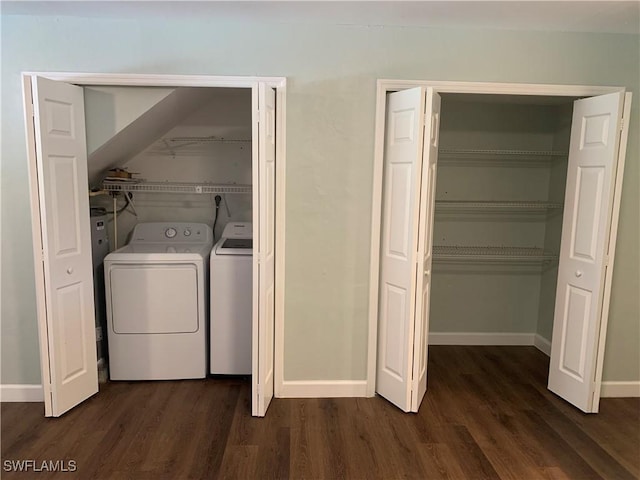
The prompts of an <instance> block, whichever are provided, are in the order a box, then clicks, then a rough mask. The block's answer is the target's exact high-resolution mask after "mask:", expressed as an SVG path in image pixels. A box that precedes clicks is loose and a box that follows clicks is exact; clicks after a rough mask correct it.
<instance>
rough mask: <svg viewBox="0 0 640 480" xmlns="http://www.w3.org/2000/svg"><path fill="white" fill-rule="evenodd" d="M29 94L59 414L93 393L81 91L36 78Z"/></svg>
mask: <svg viewBox="0 0 640 480" xmlns="http://www.w3.org/2000/svg"><path fill="white" fill-rule="evenodd" d="M32 98H33V104H34V130H35V143H36V157H37V160H36V165H37V175H38V191H39V192H38V193H39V202H40V204H39V208H40V212H41V217H40V222H41V231H42V243H43V260H42V262H43V267H44V268H43V271H44V282H45V299H46V300H45V312H46V319H45V321H44V322H40V324H41V325H46V329H47V336H46V337H45V336H41V339H43V340H42V341H44V339H45V338H46V341H47V345H46V346H45V345H41V354H42V355H43V356H45V357H46V358H47V359H48V367H49V376H48V377H49V378H50V382H51V384H50V385H46V386H45V392H49V394H45V411H46V412H47V415H52V416H59V415H61V414H63V413H64V412H66V411H67V410H69V409H70V408H72V407H74V406H75V405H77V404H78V403H80V402H82V401H83V400H85V399H86V398H88V397H90V396H91V395H93V394H94V393H96V392H97V391H98V372H97V363H96V362H97V359H96V349H95V343H96V339H95V330H94V322H95V320H94V315H95V314H94V307H93V270H92V263H91V238H90V226H89V197H88V195H87V157H86V145H85V132H84V95H83V90H82V88H80V87H76V86H72V85H68V84H65V83H61V82H54V81H51V80H48V79H45V78H40V77H34V78H33V82H32ZM36 260H37V261H38V259H36ZM46 364H47V361H46V360H45V361H43V365H46ZM43 378H45V379H46V378H47V375H44V374H43Z"/></svg>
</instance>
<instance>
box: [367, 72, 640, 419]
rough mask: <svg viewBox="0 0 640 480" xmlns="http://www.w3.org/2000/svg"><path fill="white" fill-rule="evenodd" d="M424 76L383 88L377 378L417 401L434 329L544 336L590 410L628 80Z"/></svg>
mask: <svg viewBox="0 0 640 480" xmlns="http://www.w3.org/2000/svg"><path fill="white" fill-rule="evenodd" d="M412 83H413V84H414V85H413V88H411V87H410V86H409V85H411V84H412ZM416 83H418V84H420V83H421V82H409V81H403V82H400V81H398V82H395V81H393V80H389V81H381V82H379V89H378V108H377V110H378V117H377V137H376V152H377V153H376V161H377V167H376V170H377V174H376V176H377V179H378V180H377V181H376V182H378V183H377V185H376V183H375V182H374V200H375V198H376V196H378V195H379V198H380V207H381V208H380V221H379V223H378V219H377V218H376V213H375V212H376V209H375V207H374V219H373V221H374V229H373V230H374V238H373V240H372V265H373V266H374V269H373V272H374V273H373V274H372V286H373V288H372V297H371V300H372V305H375V306H374V307H373V308H372V311H373V312H374V315H372V317H370V318H371V322H373V321H374V320H375V321H376V323H375V324H372V323H370V325H371V326H372V327H373V328H375V332H376V334H377V338H376V356H375V364H373V363H372V362H370V368H371V369H373V368H375V372H376V383H375V388H376V390H375V391H376V392H377V393H379V394H380V395H382V396H383V397H385V398H387V399H388V400H390V401H391V402H392V403H394V404H396V405H397V406H398V407H400V408H401V409H403V410H404V411H414V412H416V411H418V409H419V407H420V403H421V401H422V399H423V397H424V395H425V393H426V391H427V364H428V353H427V352H428V345H429V344H445V345H535V346H536V347H537V348H538V349H540V350H542V351H543V352H545V353H546V354H550V357H551V360H550V368H549V388H550V389H551V390H552V391H553V392H555V393H556V394H558V395H559V396H560V397H562V398H564V399H566V400H567V401H569V402H570V403H572V404H574V405H575V406H577V407H578V408H580V409H582V410H583V411H585V412H597V409H598V401H599V395H600V382H601V374H602V359H603V352H604V340H605V337H606V324H607V316H608V302H609V294H610V285H611V275H612V266H613V257H614V255H615V238H616V230H617V218H618V209H619V201H620V192H621V186H622V176H623V171H624V151H625V145H626V135H627V134H626V132H627V130H626V129H627V128H628V127H627V125H628V120H626V119H628V116H629V111H630V103H631V94H629V93H625V92H624V89H622V88H615V87H564V86H539V85H517V86H516V85H507V84H502V85H501V84H491V85H489V84H477V85H476V84H465V83H447V82H441V83H440V84H438V83H437V82H436V83H435V86H431V85H426V86H415V84H416ZM382 84H384V85H385V87H384V88H381V85H382ZM395 85H398V86H397V87H395ZM487 90H488V91H487ZM492 90H493V91H492ZM538 92H540V93H538ZM545 92H553V94H548V93H547V94H545ZM378 226H379V230H378ZM378 231H379V234H380V235H379V240H378V239H377V238H376V232H378ZM374 302H375V303H374ZM374 338H375V337H374ZM370 345H371V343H370Z"/></svg>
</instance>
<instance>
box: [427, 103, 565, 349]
mask: <svg viewBox="0 0 640 480" xmlns="http://www.w3.org/2000/svg"><path fill="white" fill-rule="evenodd" d="M441 97H442V105H441V113H440V116H441V117H440V118H441V122H440V144H439V149H438V162H437V175H436V181H435V215H434V222H433V277H432V290H431V302H430V314H429V343H430V344H432V345H434V344H446V345H456V344H460V345H465V344H474V343H475V344H478V343H480V344H481V343H483V342H484V343H488V344H494V345H499V344H501V343H502V344H507V345H509V344H512V345H518V344H524V345H531V344H535V345H536V346H538V348H540V349H541V350H543V351H544V352H545V353H546V354H547V355H549V353H550V350H551V335H552V331H553V315H554V305H555V297H556V287H557V276H558V258H559V252H560V240H561V236H562V223H563V222H562V220H563V206H564V200H565V187H566V178H567V159H568V154H569V141H570V133H571V118H572V113H573V102H574V100H576V99H577V98H575V97H558V96H556V97H546V96H518V95H480V94H455V93H443V94H442V95H441ZM461 300H463V301H461Z"/></svg>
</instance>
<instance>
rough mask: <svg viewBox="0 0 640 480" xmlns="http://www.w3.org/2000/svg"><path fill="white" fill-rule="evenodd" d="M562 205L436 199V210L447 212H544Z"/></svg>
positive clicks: (532, 202) (536, 202) (534, 202)
mask: <svg viewBox="0 0 640 480" xmlns="http://www.w3.org/2000/svg"><path fill="white" fill-rule="evenodd" d="M562 207H563V205H562V203H556V202H542V201H530V202H515V201H468V200H436V211H438V212H449V213H462V212H478V213H484V212H491V213H493V212H504V213H517V212H522V213H529V212H530V213H544V212H548V211H550V210H557V209H561V208H562Z"/></svg>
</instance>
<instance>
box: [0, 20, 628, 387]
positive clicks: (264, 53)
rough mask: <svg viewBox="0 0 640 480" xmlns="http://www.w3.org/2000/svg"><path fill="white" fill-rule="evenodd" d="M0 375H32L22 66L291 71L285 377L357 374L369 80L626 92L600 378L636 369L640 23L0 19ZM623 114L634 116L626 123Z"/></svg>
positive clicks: (362, 332)
mask: <svg viewBox="0 0 640 480" xmlns="http://www.w3.org/2000/svg"><path fill="white" fill-rule="evenodd" d="M1 26H2V33H1V35H2V52H1V53H2V55H1V57H2V138H3V143H2V299H3V302H2V370H1V375H2V383H37V382H39V381H40V374H39V362H38V345H37V327H36V318H35V296H34V280H33V273H32V269H33V260H32V251H31V232H30V223H29V221H28V220H27V219H28V217H29V196H28V188H27V166H26V153H25V144H24V128H23V120H22V105H21V93H20V72H21V71H27V70H31V71H34V70H35V71H38V70H39V71H79V72H114V73H166V74H215V75H275V76H286V77H287V78H288V82H289V83H288V96H287V108H288V110H287V115H288V117H287V174H286V175H287V177H286V184H287V205H286V214H287V225H286V235H287V251H286V261H287V264H286V275H287V277H286V305H285V315H286V319H285V321H286V325H285V341H286V349H285V371H284V376H285V379H287V380H300V379H309V380H311V379H363V378H364V377H365V374H366V360H367V355H366V343H367V342H366V341H367V313H368V287H369V245H370V232H371V225H370V223H371V222H370V217H371V191H372V177H373V146H374V138H373V137H374V109H375V84H376V79H378V78H398V79H427V80H429V79H431V80H462V81H500V82H526V83H562V84H594V85H622V86H626V87H628V88H629V89H631V90H634V91H635V92H636V96H635V100H634V109H633V118H632V122H633V125H635V126H634V127H633V128H632V129H631V130H632V132H631V137H630V143H629V153H628V156H627V168H626V179H625V189H624V192H623V199H622V207H621V221H620V223H621V225H620V233H619V237H618V255H619V257H618V258H619V262H618V265H617V267H616V271H615V274H614V284H613V294H612V305H611V318H610V328H609V336H608V339H607V353H606V357H605V370H604V378H605V379H606V380H640V362H638V351H639V342H640V340H639V339H640V326H639V323H640V322H638V317H639V305H638V297H639V296H638V294H637V293H638V291H639V289H640V285H639V275H638V267H639V263H640V260H639V250H640V249H639V248H638V230H639V224H638V221H639V216H638V210H639V209H638V203H639V201H638V183H639V182H638V180H639V177H640V175H639V170H638V133H637V132H638V129H637V122H638V98H639V97H640V91H639V90H640V89H638V86H639V78H638V66H639V45H638V36H637V35H609V34H602V35H588V34H568V33H567V34H563V33H548V32H544V33H535V32H515V31H513V32H512V31H481V30H446V29H429V28H401V27H395V28H387V27H371V26H362V27H358V26H319V25H287V24H259V23H252V24H248V23H245V24H243V23H234V22H229V21H220V20H216V18H198V19H193V20H188V19H185V18H177V19H165V18H157V17H147V16H145V17H142V16H141V17H140V18H137V19H136V18H127V19H122V20H121V19H117V18H113V17H111V18H72V17H19V16H15V17H7V16H5V17H3V18H2V25H1ZM633 125H632V126H633Z"/></svg>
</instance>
